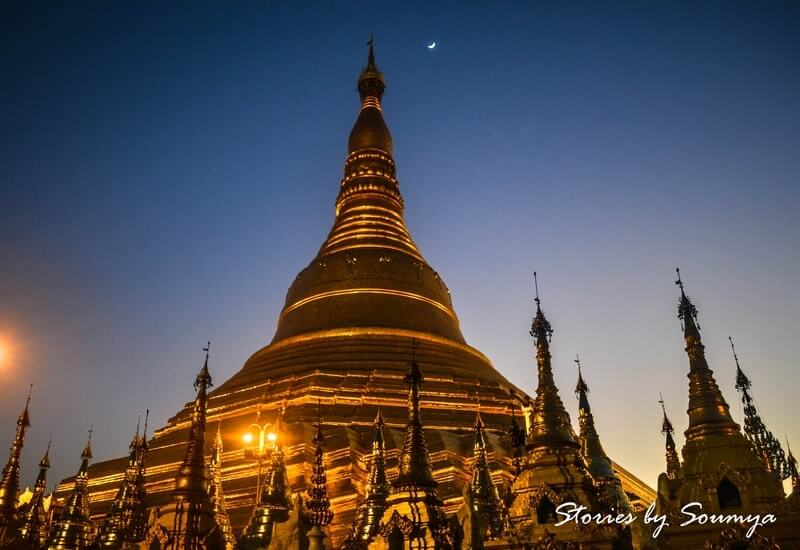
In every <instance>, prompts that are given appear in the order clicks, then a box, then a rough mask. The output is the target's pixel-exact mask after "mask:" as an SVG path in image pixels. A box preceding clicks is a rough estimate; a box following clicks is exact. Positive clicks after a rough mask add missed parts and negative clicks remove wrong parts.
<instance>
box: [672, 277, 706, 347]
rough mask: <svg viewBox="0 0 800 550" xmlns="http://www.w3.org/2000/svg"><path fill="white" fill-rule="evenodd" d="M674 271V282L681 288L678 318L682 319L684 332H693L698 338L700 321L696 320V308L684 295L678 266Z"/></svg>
mask: <svg viewBox="0 0 800 550" xmlns="http://www.w3.org/2000/svg"><path fill="white" fill-rule="evenodd" d="M675 273H677V274H678V278H677V280H676V281H675V284H676V285H678V288H680V289H681V298H680V300H679V302H678V319H680V320H681V321H683V330H684V332H686V333H687V334H693V335H694V336H696V337H698V338H699V332H698V331H699V330H700V323H698V322H697V308H696V307H694V304H693V303H692V302H691V300H689V297H688V296H687V295H686V291H685V290H684V288H683V280H682V279H681V270H680V268H677V267H676V268H675Z"/></svg>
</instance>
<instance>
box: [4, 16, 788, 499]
mask: <svg viewBox="0 0 800 550" xmlns="http://www.w3.org/2000/svg"><path fill="white" fill-rule="evenodd" d="M798 28H800V4H797V3H796V2H795V3H791V2H787V3H781V2H728V1H725V2H692V3H679V2H631V3H605V2H604V3H600V2H586V3H568V4H566V5H564V4H562V3H553V5H549V4H540V5H536V6H533V5H531V4H530V3H527V2H526V3H518V4H514V3H509V2H485V3H465V2H454V3H450V4H446V3H437V4H436V5H435V6H432V5H430V3H428V2H421V3H419V5H413V4H412V3H409V2H404V3H399V2H396V3H388V2H386V3H378V2H354V3H346V2H325V3H319V4H316V5H312V4H306V5H305V6H304V7H299V6H296V5H294V4H290V3H288V2H283V3H278V2H238V3H219V4H218V5H207V4H195V3H191V4H190V3H179V2H171V3H161V2H150V3H148V2H138V3H135V4H133V3H131V4H130V5H124V4H122V3H118V2H112V3H107V2H91V3H89V2H85V3H78V2H70V3H66V2H58V3H40V2H6V3H3V5H2V7H0V83H1V85H0V189H1V190H2V195H0V197H1V198H2V200H0V345H2V346H3V347H4V348H5V349H6V350H7V354H6V358H5V359H4V360H3V361H2V363H0V376H2V381H3V382H2V383H1V384H0V442H6V441H10V439H11V437H12V434H13V428H14V419H15V418H16V415H17V414H18V413H19V410H20V408H21V406H22V405H23V403H24V394H25V388H26V387H27V385H28V384H29V383H31V382H33V383H34V384H35V388H34V396H33V403H32V406H31V417H32V422H33V426H32V428H31V430H30V437H29V438H28V440H27V444H26V447H25V452H24V461H25V469H24V476H23V478H24V479H23V481H24V482H25V483H30V482H31V481H32V479H33V476H34V475H35V468H36V467H35V463H36V461H38V458H39V456H40V455H41V453H42V451H43V449H44V446H45V443H46V440H47V437H48V435H49V434H50V432H53V438H54V451H53V471H52V472H51V479H56V478H59V477H63V476H65V475H68V474H71V473H72V472H73V471H74V470H75V469H76V468H77V466H78V455H79V453H80V449H81V447H82V445H83V441H84V438H85V433H86V430H87V429H88V427H89V425H91V424H94V426H95V457H96V458H97V459H104V458H110V457H113V456H120V455H122V454H123V453H124V452H125V449H126V446H127V443H128V441H129V438H130V434H131V431H132V430H133V428H134V427H135V423H136V417H137V415H138V413H139V412H142V411H144V409H145V408H148V407H149V408H150V409H151V411H152V421H151V425H154V426H161V425H163V423H164V421H165V419H166V418H167V417H168V416H170V415H171V414H173V413H174V412H175V411H177V410H178V409H179V408H180V407H181V406H182V404H183V403H184V402H186V401H188V400H190V399H191V398H192V396H193V390H192V381H193V377H194V374H195V372H196V370H197V369H198V368H199V367H200V365H201V361H202V352H201V346H202V344H203V343H204V342H205V341H206V340H207V339H208V338H212V340H213V344H212V362H211V366H212V369H213V370H212V373H213V374H214V375H215V378H216V380H217V381H218V382H221V381H222V380H224V379H225V378H227V377H229V376H230V375H231V374H233V373H234V372H235V371H236V370H238V369H239V368H240V366H241V365H242V364H243V362H244V361H245V360H246V359H247V357H248V356H249V355H250V354H251V353H252V352H254V351H255V350H256V349H258V348H259V347H261V346H262V345H264V344H265V343H266V342H268V341H269V340H270V339H271V338H272V333H273V330H274V327H275V321H276V318H277V315H278V313H279V310H280V308H281V306H282V304H283V299H284V296H285V291H286V289H287V287H288V285H289V283H290V282H291V280H292V279H293V278H294V275H295V274H296V272H297V271H299V270H300V269H301V268H302V267H304V266H305V265H306V264H307V263H308V261H310V259H311V258H312V257H313V255H314V254H315V252H316V250H317V247H318V246H319V244H320V243H321V242H322V240H323V239H324V237H325V235H326V234H327V232H328V230H329V228H330V225H331V222H332V220H333V200H334V198H335V196H336V193H337V188H338V181H339V178H340V174H341V170H342V165H343V161H344V156H345V153H346V138H347V134H348V132H349V130H350V127H351V125H352V123H353V121H354V120H355V115H356V112H357V109H358V99H357V95H356V92H355V80H356V77H357V75H358V72H359V70H360V68H361V67H362V65H363V63H364V61H365V55H366V50H365V46H364V43H365V41H366V38H367V37H368V35H369V33H370V32H374V33H375V35H376V38H377V46H376V53H377V58H378V64H379V66H380V67H381V68H382V69H383V71H384V72H385V74H386V77H387V80H388V90H387V93H386V97H385V101H384V107H385V113H386V119H387V122H388V124H389V126H390V128H391V130H392V133H393V136H394V141H395V158H396V160H397V163H398V175H399V178H400V182H401V189H402V191H403V193H404V196H405V198H406V205H407V221H408V224H409V226H410V228H411V231H412V233H413V234H414V237H415V239H416V240H417V242H418V244H419V245H420V247H421V248H422V251H423V253H424V254H425V256H426V257H427V259H428V260H429V262H430V263H431V264H432V265H433V266H434V267H435V268H436V269H437V270H438V271H439V272H440V273H441V274H442V275H443V277H444V278H445V280H446V281H447V282H448V284H449V286H450V288H451V291H452V294H453V298H454V302H455V306H456V309H457V312H458V313H459V316H460V319H461V323H462V328H463V330H464V333H465V335H466V337H467V339H468V341H469V342H470V343H472V344H473V345H474V346H476V347H477V348H479V349H480V350H482V351H483V352H485V353H486V354H487V355H489V357H491V358H492V360H493V361H494V363H495V365H496V366H497V368H498V369H499V370H500V371H501V372H503V373H504V374H505V375H506V376H507V377H508V378H510V379H511V380H512V381H514V382H515V383H517V384H518V385H520V386H521V387H523V388H525V389H526V390H528V391H529V392H532V391H533V388H534V386H535V368H534V361H533V358H532V344H531V342H530V338H529V337H528V335H527V330H528V327H529V322H530V316H531V313H532V303H531V298H532V296H531V294H532V289H531V286H532V285H531V276H530V274H531V272H532V271H533V270H534V269H537V270H538V271H539V272H540V277H541V278H540V283H541V286H540V288H541V292H542V304H543V308H544V309H545V312H546V313H547V314H548V317H549V318H550V320H551V322H552V323H553V325H554V328H555V334H554V337H553V347H554V361H555V367H556V381H557V383H558V384H559V385H560V387H561V393H562V398H563V399H564V401H565V403H566V404H567V405H568V407H570V410H571V411H572V413H573V417H574V416H575V414H574V410H575V400H574V399H573V396H572V388H574V383H575V370H574V365H573V363H572V359H573V358H574V355H575V353H580V354H581V356H582V359H583V363H584V374H585V376H586V379H587V382H588V383H589V385H590V387H591V388H592V393H591V395H590V398H591V400H592V403H593V408H594V409H595V416H596V419H597V422H598V428H599V430H600V433H601V436H602V437H603V439H604V442H605V444H606V448H607V450H608V451H609V452H610V453H611V454H612V455H613V456H614V457H615V458H616V459H618V460H619V461H621V462H622V463H623V464H624V465H625V466H626V467H628V468H630V469H631V470H633V471H634V472H635V473H637V474H638V475H640V476H641V477H642V478H643V479H644V480H645V481H647V482H648V483H650V484H653V485H654V484H655V481H656V475H657V473H658V472H659V471H660V470H661V469H662V461H663V452H662V449H663V444H662V438H661V435H660V433H659V427H660V409H659V408H658V404H657V399H658V392H659V391H662V392H663V393H664V396H665V399H666V401H667V406H668V410H669V412H670V414H671V416H672V419H673V423H674V424H675V425H676V428H677V429H678V430H679V431H682V430H683V429H684V428H685V427H686V415H685V412H684V411H685V409H686V402H687V396H686V387H687V383H686V378H685V374H686V372H687V369H688V367H687V363H686V359H685V355H684V353H683V344H682V339H681V334H680V325H679V322H678V320H677V319H676V318H675V315H676V303H677V294H676V288H675V287H674V285H673V284H672V283H673V280H674V271H673V270H674V267H675V266H676V265H680V266H681V267H682V270H683V273H684V277H685V282H686V285H687V290H688V292H689V293H690V295H691V296H692V297H693V298H694V300H695V302H696V305H697V306H698V308H699V310H700V322H701V326H702V327H703V329H704V331H703V335H704V338H705V342H706V345H707V348H708V354H709V360H710V362H711V366H712V368H713V369H715V371H716V373H717V379H718V381H719V382H720V386H721V387H722V390H723V392H724V393H725V395H726V397H727V399H728V401H729V402H730V403H731V404H732V411H733V412H734V415H735V417H736V418H737V419H738V418H741V414H740V410H741V409H740V407H739V405H738V395H737V394H736V393H735V390H734V389H733V375H734V370H733V369H734V367H733V362H732V359H731V356H730V351H729V349H728V347H727V336H728V335H729V334H730V335H732V336H733V337H734V339H735V340H736V342H737V348H738V351H739V355H740V359H741V361H742V366H743V368H744V369H745V370H746V371H747V372H748V373H749V374H750V375H751V377H752V379H753V383H754V390H753V391H754V394H755V397H756V400H757V405H758V406H759V407H760V408H761V412H762V415H763V416H764V418H765V419H766V421H767V422H768V423H769V424H770V426H771V427H772V428H773V430H774V431H775V433H776V435H779V436H781V437H783V435H784V434H788V435H789V437H790V438H792V439H793V440H794V441H796V442H797V443H796V446H797V447H800V431H798V428H797V424H796V421H794V420H793V419H795V418H796V409H795V407H796V390H797V384H796V382H797V374H796V365H797V358H798V356H800V340H798V338H797V329H798V326H799V325H800V323H799V322H798V321H800V315H799V314H798V312H800V293H798V291H797V282H798V280H800V253H798V251H799V250H800V222H798V219H799V217H798V205H799V201H798V199H800V191H799V190H798V177H799V176H800V160H799V159H798V151H799V150H800V107H799V106H798V100H797V98H798V97H800V63H799V62H798V53H800V38H798V35H800V33H797V29H798ZM431 41H436V42H437V44H438V46H437V48H436V49H434V50H428V49H427V48H426V44H427V43H429V42H431ZM678 439H679V444H681V443H682V439H683V438H682V436H681V437H679V438H678ZM2 444H3V445H5V443H2ZM231 444H234V443H233V442H232V443H231ZM0 460H3V461H4V460H5V457H4V456H3V457H2V458H0Z"/></svg>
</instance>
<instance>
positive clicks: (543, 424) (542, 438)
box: [528, 271, 577, 446]
mask: <svg viewBox="0 0 800 550" xmlns="http://www.w3.org/2000/svg"><path fill="white" fill-rule="evenodd" d="M533 281H534V285H535V288H536V298H535V299H534V301H535V302H536V315H535V317H534V318H533V323H532V324H531V331H530V334H531V336H533V341H534V344H535V346H536V364H537V366H538V371H539V375H538V377H539V383H538V386H537V388H536V399H535V400H534V402H533V410H532V411H531V427H530V433H529V434H528V441H529V443H530V444H532V445H551V444H553V443H556V444H559V443H564V444H568V445H574V446H577V443H576V442H575V438H574V436H573V431H572V426H571V424H570V419H569V414H568V413H567V411H566V410H565V409H564V404H563V403H562V402H561V397H559V395H558V388H557V387H556V384H555V381H554V380H553V368H552V365H551V363H550V338H551V337H552V335H553V327H552V326H551V325H550V322H549V321H548V320H547V318H546V317H545V316H544V313H543V312H542V307H541V301H540V300H539V281H538V278H537V276H536V272H535V271H534V272H533Z"/></svg>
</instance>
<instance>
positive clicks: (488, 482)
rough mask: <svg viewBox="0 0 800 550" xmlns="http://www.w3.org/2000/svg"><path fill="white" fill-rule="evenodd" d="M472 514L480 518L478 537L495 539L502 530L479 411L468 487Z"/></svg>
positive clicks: (500, 504) (476, 417) (501, 508)
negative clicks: (470, 478)
mask: <svg viewBox="0 0 800 550" xmlns="http://www.w3.org/2000/svg"><path fill="white" fill-rule="evenodd" d="M469 490H470V495H471V497H472V499H471V500H472V506H473V508H474V512H475V513H476V514H477V515H478V517H479V518H480V525H481V527H482V529H481V531H483V533H480V536H481V537H483V536H489V537H492V538H493V537H497V536H499V535H500V533H501V532H502V530H503V503H502V501H501V500H500V495H499V494H498V492H497V486H496V485H495V484H494V481H493V480H492V471H491V470H490V469H489V461H488V459H487V457H486V433H485V431H484V425H483V420H481V413H480V411H478V412H477V414H476V415H475V442H474V444H473V447H472V480H471V481H470V485H469Z"/></svg>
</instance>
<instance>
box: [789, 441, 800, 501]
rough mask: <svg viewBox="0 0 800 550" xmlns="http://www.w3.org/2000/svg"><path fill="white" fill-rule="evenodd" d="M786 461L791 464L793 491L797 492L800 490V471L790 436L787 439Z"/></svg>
mask: <svg viewBox="0 0 800 550" xmlns="http://www.w3.org/2000/svg"><path fill="white" fill-rule="evenodd" d="M786 463H787V464H788V466H789V477H791V478H792V491H793V492H795V493H796V492H797V491H798V490H800V472H798V470H797V459H796V458H795V457H794V455H793V454H792V449H791V447H789V439H788V438H787V439H786Z"/></svg>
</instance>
